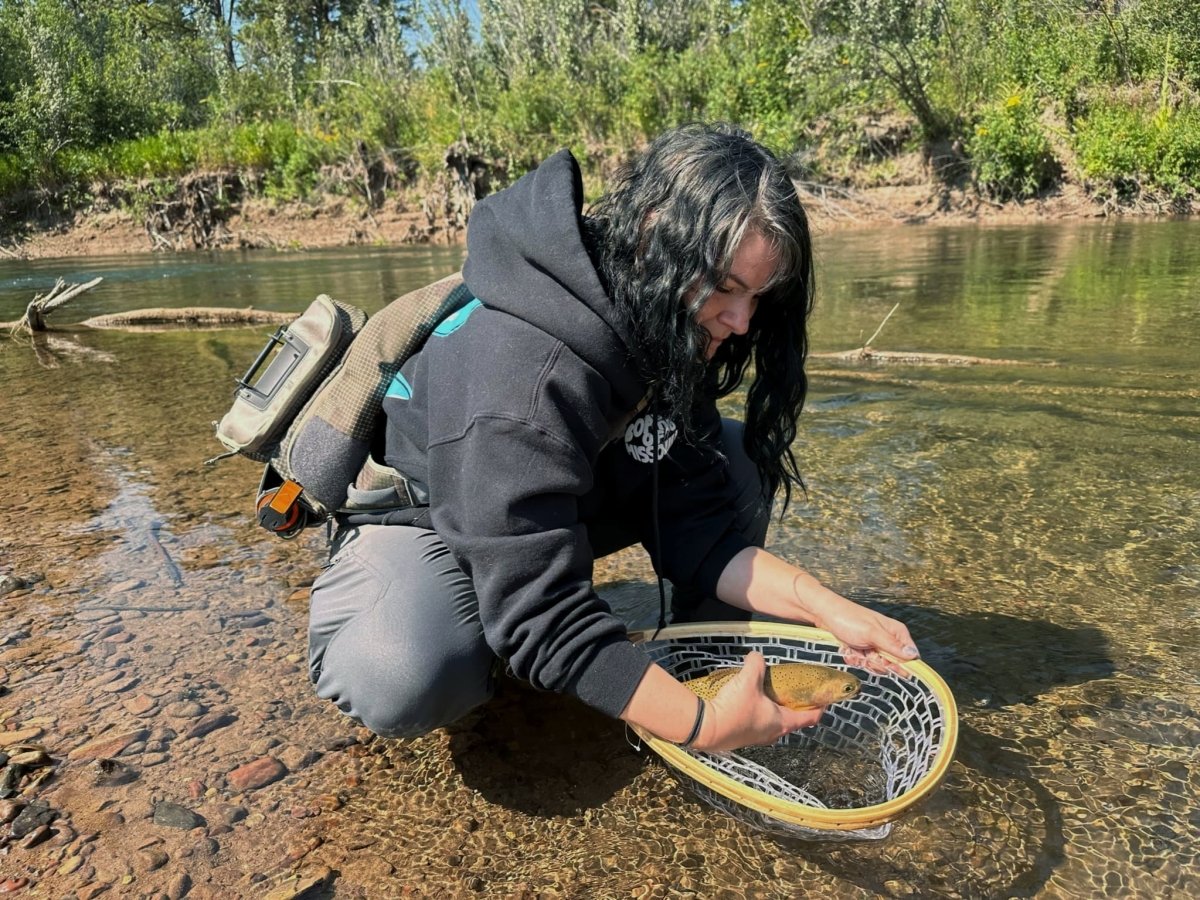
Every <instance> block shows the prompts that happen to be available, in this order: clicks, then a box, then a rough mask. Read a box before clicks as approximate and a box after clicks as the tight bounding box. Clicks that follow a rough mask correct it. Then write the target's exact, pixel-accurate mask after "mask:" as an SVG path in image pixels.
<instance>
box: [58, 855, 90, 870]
mask: <svg viewBox="0 0 1200 900" xmlns="http://www.w3.org/2000/svg"><path fill="white" fill-rule="evenodd" d="M83 862H84V860H83V857H82V856H68V857H67V858H66V859H64V860H63V862H62V865H60V866H59V867H58V868H57V869H55V870H54V871H55V872H56V873H57V874H59V875H70V874H71V873H72V872H76V871H78V870H79V867H80V866H82V865H83Z"/></svg>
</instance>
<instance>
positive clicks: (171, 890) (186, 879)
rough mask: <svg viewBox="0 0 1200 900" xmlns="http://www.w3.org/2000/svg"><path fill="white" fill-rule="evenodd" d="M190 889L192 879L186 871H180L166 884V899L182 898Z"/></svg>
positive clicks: (175, 899) (180, 899)
mask: <svg viewBox="0 0 1200 900" xmlns="http://www.w3.org/2000/svg"><path fill="white" fill-rule="evenodd" d="M191 889H192V879H191V876H190V875H188V873H187V872H180V873H179V874H178V875H176V876H175V877H174V878H172V879H171V883H170V884H168V885H167V898H168V900H182V898H183V897H186V896H187V893H188V891H190V890H191Z"/></svg>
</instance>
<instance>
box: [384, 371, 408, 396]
mask: <svg viewBox="0 0 1200 900" xmlns="http://www.w3.org/2000/svg"><path fill="white" fill-rule="evenodd" d="M412 394H413V391H412V385H411V384H409V383H408V379H407V378H405V377H404V376H403V375H402V374H401V373H399V372H397V373H396V374H395V375H394V376H393V377H392V383H391V384H389V385H388V389H387V393H386V394H384V395H383V399H385V400H387V399H388V398H389V397H390V398H392V399H394V400H411V399H412Z"/></svg>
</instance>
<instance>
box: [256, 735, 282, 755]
mask: <svg viewBox="0 0 1200 900" xmlns="http://www.w3.org/2000/svg"><path fill="white" fill-rule="evenodd" d="M281 743H283V742H282V741H281V740H279V738H277V737H265V738H260V739H259V740H257V741H255V742H254V743H253V744H251V745H250V752H251V753H257V754H259V755H262V754H265V753H266V752H267V751H268V750H273V749H275V748H276V747H278V746H279V745H280V744H281Z"/></svg>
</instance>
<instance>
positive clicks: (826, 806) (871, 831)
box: [631, 622, 958, 841]
mask: <svg viewBox="0 0 1200 900" xmlns="http://www.w3.org/2000/svg"><path fill="white" fill-rule="evenodd" d="M651 634H652V632H649V631H646V632H640V633H637V634H633V635H631V637H632V638H633V640H634V641H636V642H639V643H641V644H642V646H644V647H645V648H646V649H647V650H648V651H649V653H650V656H651V658H652V659H654V660H655V662H657V663H658V664H659V665H661V666H662V667H663V668H665V669H666V670H667V671H668V672H670V673H671V674H672V675H674V676H675V677H676V678H678V679H680V680H681V681H687V680H689V679H692V678H699V677H701V676H703V675H707V674H708V673H709V672H711V671H713V670H714V669H719V668H723V667H727V666H731V665H740V664H741V663H742V660H743V658H744V657H745V655H746V654H747V653H749V652H750V651H751V650H758V651H759V652H760V653H762V655H763V656H764V657H765V658H766V661H767V664H768V665H776V664H779V663H789V662H807V663H819V664H822V665H826V666H832V667H834V668H839V669H844V670H846V671H849V672H851V673H852V674H854V675H855V676H857V677H858V678H859V679H860V680H861V681H862V688H861V690H860V691H859V693H858V695H857V696H856V697H854V698H852V699H850V700H846V701H842V702H839V703H835V704H832V705H831V706H828V707H826V709H825V713H824V715H823V716H822V717H821V721H820V722H819V723H818V724H817V725H816V726H815V727H813V728H806V729H804V730H802V731H799V732H795V733H793V734H789V735H787V736H785V737H784V738H782V739H781V740H780V741H778V742H777V743H776V744H775V745H774V746H772V747H748V748H746V749H744V750H740V751H737V752H735V753H721V754H716V753H705V752H704V751H700V750H685V749H683V748H682V747H679V746H678V745H676V744H672V743H670V742H669V741H664V740H661V739H659V738H656V737H653V736H652V735H650V734H649V733H648V732H646V731H644V730H642V729H638V728H635V729H634V730H635V731H636V732H637V733H638V735H639V737H641V738H642V740H643V741H644V742H645V743H646V744H647V745H648V746H649V747H650V748H651V749H652V750H653V751H654V752H655V753H657V754H658V755H659V756H661V757H662V758H663V760H664V761H665V762H666V763H667V764H668V765H670V766H672V767H673V768H674V769H676V770H677V771H678V772H680V773H681V774H682V775H685V776H687V778H688V779H689V781H690V785H691V786H692V787H693V788H694V789H695V790H696V792H697V793H698V794H699V795H700V796H701V797H702V798H704V799H705V800H706V801H708V802H709V803H711V804H712V805H713V806H715V807H717V808H718V809H721V810H723V811H725V812H727V813H728V814H729V815H731V816H733V817H734V818H737V819H739V820H741V821H742V822H745V823H746V824H748V825H750V826H751V827H754V828H756V829H759V830H762V831H768V832H771V833H774V834H779V835H783V836H787V837H799V838H804V839H808V840H834V841H837V840H880V839H882V838H885V837H887V836H888V834H890V833H891V829H892V822H893V820H895V819H896V818H897V817H899V816H900V815H902V814H903V813H905V812H907V811H909V810H910V809H911V808H912V807H913V806H914V805H915V804H916V803H917V802H918V801H920V800H922V799H924V798H925V797H927V796H928V795H929V794H930V793H932V792H933V790H934V789H935V788H936V787H937V785H938V784H939V783H940V781H941V779H942V778H943V776H944V775H945V773H946V770H947V768H949V765H950V760H951V758H952V757H953V755H954V746H955V742H956V740H957V735H958V713H957V710H956V708H955V705H954V697H953V696H952V695H951V693H950V690H949V688H948V687H946V684H945V682H943V681H942V679H941V678H940V677H939V676H938V675H937V673H936V672H934V671H933V670H932V669H931V668H929V666H927V665H925V664H924V663H921V662H908V663H902V664H901V665H902V667H903V668H904V669H905V670H906V671H907V672H908V673H910V674H911V675H912V676H913V677H911V678H902V677H900V676H898V675H892V674H887V675H876V674H874V673H872V672H869V671H867V670H865V669H858V668H853V667H850V666H847V665H846V663H845V660H843V658H842V655H841V653H840V652H839V650H838V643H837V641H836V639H835V638H834V637H833V636H832V635H831V634H829V633H828V632H825V631H820V630H818V629H815V628H807V627H804V626H799V625H786V624H779V623H774V622H746V623H730V622H713V623H707V624H694V625H678V626H672V627H669V628H664V629H662V630H661V631H660V632H659V633H658V636H657V638H655V639H654V640H651V639H650V638H651Z"/></svg>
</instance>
